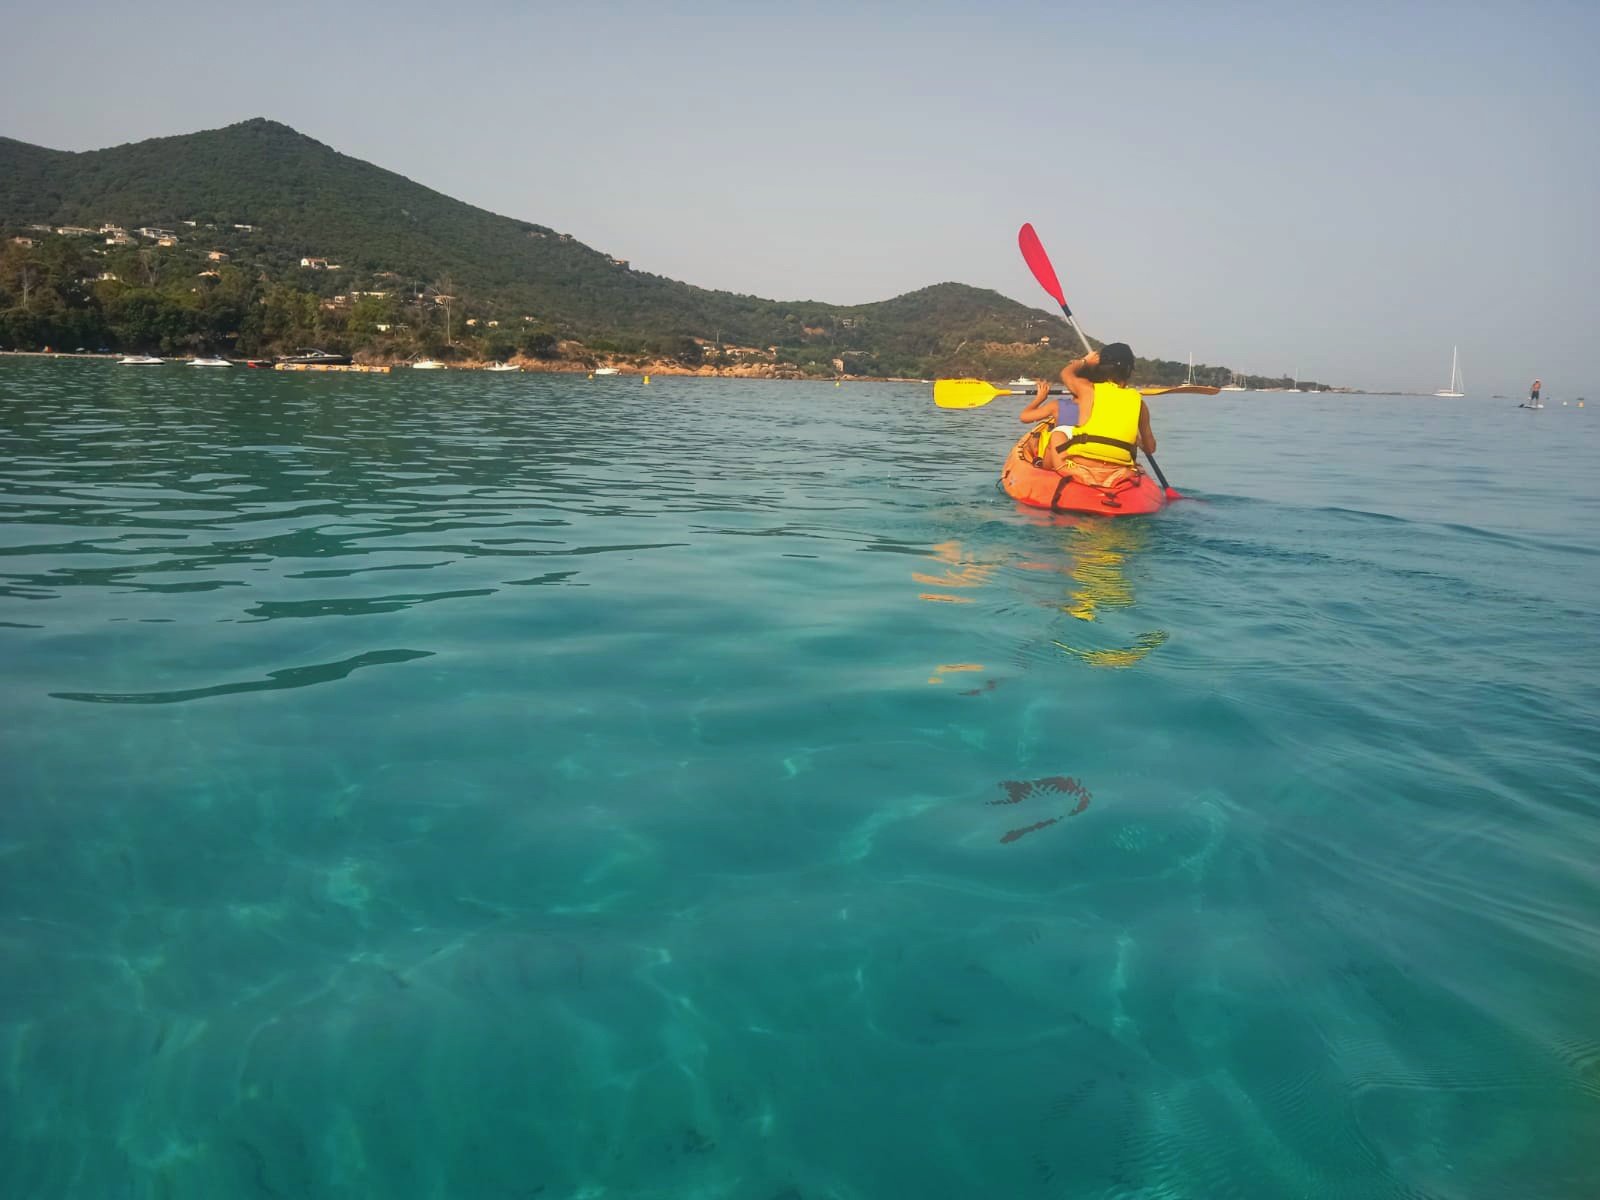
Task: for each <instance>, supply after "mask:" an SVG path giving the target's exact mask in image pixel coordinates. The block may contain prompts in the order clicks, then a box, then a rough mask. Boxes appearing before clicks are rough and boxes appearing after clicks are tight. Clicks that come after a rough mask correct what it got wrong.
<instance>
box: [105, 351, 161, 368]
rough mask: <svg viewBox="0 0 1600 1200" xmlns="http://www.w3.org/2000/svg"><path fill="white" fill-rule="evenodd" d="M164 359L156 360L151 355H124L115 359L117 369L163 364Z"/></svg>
mask: <svg viewBox="0 0 1600 1200" xmlns="http://www.w3.org/2000/svg"><path fill="white" fill-rule="evenodd" d="M165 361H166V359H164V358H156V357H155V356H154V355H153V354H124V355H123V356H122V357H121V358H119V359H117V365H118V366H119V367H149V366H155V365H157V364H159V363H163V362H165Z"/></svg>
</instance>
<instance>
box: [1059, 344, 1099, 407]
mask: <svg viewBox="0 0 1600 1200" xmlns="http://www.w3.org/2000/svg"><path fill="white" fill-rule="evenodd" d="M1099 361H1100V351H1098V350H1096V351H1095V352H1094V353H1093V354H1085V355H1084V356H1083V357H1082V358H1075V359H1073V360H1072V361H1071V362H1069V363H1068V364H1067V365H1066V366H1064V367H1062V368H1061V382H1062V383H1064V384H1066V385H1067V391H1069V392H1071V393H1072V398H1073V399H1074V400H1076V401H1077V402H1078V419H1077V421H1076V422H1075V424H1077V425H1079V426H1083V425H1087V424H1088V423H1089V414H1090V413H1091V412H1092V411H1094V384H1093V383H1092V382H1090V381H1089V380H1087V379H1085V378H1084V377H1083V376H1082V375H1080V374H1078V372H1079V371H1081V370H1083V368H1084V367H1092V366H1094V365H1096V364H1097V363H1098V362H1099Z"/></svg>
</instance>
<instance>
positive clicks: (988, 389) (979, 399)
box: [933, 379, 1011, 408]
mask: <svg viewBox="0 0 1600 1200" xmlns="http://www.w3.org/2000/svg"><path fill="white" fill-rule="evenodd" d="M1009 395H1011V392H1010V391H1009V390H1007V389H1006V388H997V387H995V386H994V385H993V384H989V383H985V382H984V381H983V380H981V379H936V380H934V383H933V402H934V403H935V404H937V405H938V406H939V407H940V408H982V407H983V406H984V405H985V404H987V403H989V401H991V400H993V399H994V398H995V397H996V396H1009Z"/></svg>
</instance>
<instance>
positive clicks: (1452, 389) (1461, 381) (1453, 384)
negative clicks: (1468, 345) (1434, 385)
mask: <svg viewBox="0 0 1600 1200" xmlns="http://www.w3.org/2000/svg"><path fill="white" fill-rule="evenodd" d="M1460 357H1461V347H1459V346H1455V347H1452V348H1451V350H1450V386H1449V387H1447V388H1440V389H1439V390H1438V391H1437V392H1435V393H1434V395H1435V396H1448V397H1451V398H1458V397H1461V396H1465V395H1466V393H1465V392H1463V391H1462V390H1461V389H1462V388H1464V387H1466V386H1467V381H1466V378H1465V377H1464V376H1463V375H1462V374H1461V367H1460V365H1459V363H1460Z"/></svg>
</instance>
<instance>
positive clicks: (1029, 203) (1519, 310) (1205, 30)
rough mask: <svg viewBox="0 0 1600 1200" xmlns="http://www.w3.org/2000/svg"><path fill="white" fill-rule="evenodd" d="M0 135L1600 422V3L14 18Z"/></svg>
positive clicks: (754, 0) (58, 2)
mask: <svg viewBox="0 0 1600 1200" xmlns="http://www.w3.org/2000/svg"><path fill="white" fill-rule="evenodd" d="M0 17H3V20H0V24H3V27H4V29H5V39H4V44H3V45H0V135H4V136H9V137H14V138H19V139H21V140H23V141H26V142H33V143H36V144H39V145H44V146H50V147H53V148H55V149H62V150H88V149H96V148H100V147H104V146H110V145H117V144H120V143H123V142H130V141H139V140H142V139H144V138H148V137H157V136H166V135H171V134H177V133H187V132H192V131H194V130H197V129H210V128H216V127H218V126H222V125H227V124H231V123H233V122H235V121H241V120H245V119H248V118H250V117H257V116H261V117H268V118H271V119H273V120H277V121H282V122H284V123H286V124H288V125H292V126H293V127H294V128H296V129H298V130H300V131H301V132H302V133H305V134H308V135H310V136H311V137H314V138H316V139H317V140H319V141H321V142H325V143H327V144H328V145H330V146H332V147H334V148H335V149H337V150H340V151H342V152H343V153H346V154H350V155H353V156H355V157H357V158H362V159H366V160H368V161H370V162H373V163H376V164H378V165H379V166H382V167H386V168H388V169H390V170H393V171H397V172H399V173H400V174H402V175H405V176H408V177H409V178H411V179H414V180H416V181H418V182H419V183H423V184H426V185H427V186H429V187H432V188H435V189H437V190H439V191H441V192H444V193H446V194H448V195H451V196H454V197H456V198H458V199H461V200H465V201H468V202H469V203H472V204H476V205H479V206H481V207H484V208H488V209H492V210H494V211H496V212H499V213H503V214H506V215H508V216H512V217H517V218H520V219H524V220H529V221H535V222H538V223H541V224H544V225H549V226H552V227H554V228H556V229H558V230H561V231H563V232H569V233H571V234H573V235H574V236H575V237H577V238H578V240H580V241H582V242H585V243H587V244H589V245H591V246H593V247H595V248H596V249H599V250H602V251H605V252H607V253H610V254H614V255H616V256H618V257H621V258H626V259H628V260H630V261H631V263H632V264H633V266H634V267H635V269H638V270H644V271H653V272H656V273H658V274H662V275H667V276H670V277H672V278H675V279H681V280H685V281H687V282H690V283H694V284H699V285H701V286H704V287H712V288H724V289H727V290H730V291H735V292H746V293H751V294H754V295H760V296H767V297H772V298H777V299H791V300H800V299H815V300H826V301H832V302H835V303H846V304H848V303H861V302H866V301H871V300H882V299H887V298H889V297H891V296H895V295H898V294H900V293H903V292H906V291H910V290H913V289H915V288H919V287H924V286H927V285H929V284H932V283H938V282H942V281H945V280H958V281H961V282H963V283H969V284H973V285H976V286H979V287H987V288H993V289H995V290H996V291H999V292H1001V293H1003V294H1005V295H1007V296H1010V297H1013V298H1014V299H1017V300H1020V301H1022V302H1023V303H1026V304H1030V305H1037V306H1039V307H1041V308H1044V309H1053V307H1054V305H1053V302H1052V301H1050V300H1049V299H1048V297H1046V296H1045V295H1044V293H1043V292H1041V291H1040V290H1039V288H1038V286H1037V285H1036V284H1035V283H1034V282H1033V278H1032V276H1031V275H1030V274H1029V273H1028V271H1027V269H1026V267H1025V266H1024V265H1023V263H1022V260H1021V257H1020V255H1019V254H1018V252H1017V248H1016V232H1017V228H1018V227H1019V226H1020V225H1021V224H1022V222H1024V221H1031V222H1032V223H1033V224H1034V226H1035V227H1036V228H1037V229H1038V232H1039V235H1040V237H1041V238H1042V239H1043V242H1044V245H1045V246H1046V248H1047V249H1048V250H1049V252H1050V255H1051V258H1052V259H1053V260H1054V262H1055V265H1056V269H1057V273H1058V274H1059V275H1060V277H1061V281H1062V283H1063V285H1064V286H1065V288H1066V292H1067V298H1068V300H1069V302H1070V303H1071V304H1072V307H1073V309H1074V312H1075V313H1076V314H1077V315H1078V317H1079V320H1080V321H1081V322H1082V324H1083V326H1084V327H1085V329H1086V330H1087V331H1088V332H1090V333H1092V334H1093V335H1095V336H1096V337H1100V338H1105V339H1108V340H1123V341H1127V342H1129V343H1131V344H1132V345H1133V347H1134V349H1135V351H1136V352H1138V353H1139V354H1142V355H1147V356H1150V357H1164V358H1175V359H1185V358H1187V357H1188V356H1189V355H1190V354H1191V353H1192V354H1193V355H1194V356H1195V359H1196V361H1197V362H1201V363H1218V364H1226V365H1228V366H1231V367H1234V368H1236V369H1238V370H1241V371H1246V372H1250V373H1255V374H1267V375H1273V374H1281V375H1289V374H1293V375H1296V376H1298V377H1299V378H1302V379H1316V380H1320V381H1324V382H1329V383H1333V384H1336V385H1345V386H1351V387H1360V388H1369V389H1373V390H1382V389H1397V390H1412V391H1432V390H1433V389H1435V388H1439V387H1443V386H1445V384H1446V383H1447V382H1448V380H1449V374H1450V359H1451V353H1452V350H1453V348H1455V347H1457V346H1459V348H1460V358H1461V365H1462V370H1463V373H1464V375H1465V378H1466V382H1467V391H1468V392H1469V393H1471V394H1484V393H1486V392H1489V391H1493V392H1499V393H1504V394H1506V395H1520V394H1523V393H1525V391H1526V388H1527V385H1528V383H1529V381H1530V380H1531V379H1532V377H1533V376H1535V375H1539V376H1541V377H1542V378H1543V380H1544V382H1545V392H1546V396H1547V398H1548V397H1552V396H1553V397H1556V398H1561V397H1566V396H1577V395H1580V394H1584V391H1585V389H1586V388H1587V390H1588V392H1589V393H1590V394H1595V393H1600V368H1597V367H1596V365H1595V364H1596V361H1597V355H1596V353H1595V348H1594V345H1593V342H1592V339H1593V335H1594V332H1595V331H1596V329H1597V328H1600V299H1597V296H1600V291H1597V289H1600V238H1597V235H1596V219H1597V216H1596V214H1597V212H1600V204H1597V200H1600V194H1597V193H1600V186H1597V185H1600V82H1597V81H1600V70H1597V68H1600V2H1596V0H1584V2H1582V3H1541V2H1538V0H1534V2H1531V3H1492V4H1490V3H1470V2H1469V3H1454V4H1420V3H1405V2H1403V0H1400V2H1391V3H1366V2H1365V0H1356V2H1354V3H1347V4H1340V5H1330V4H1325V3H1319V4H1297V3H1288V2H1284V3H1216V4H1206V3H1142V2H1139V0H1130V2H1127V3H1111V2H1109V0H1107V2H1104V3H1101V4H1095V5H1088V4H1081V3H1073V2H1071V0H1055V2H1053V3H1035V2H1031V0H988V2H987V3H979V2H977V0H968V2H966V3H960V4H957V3H950V2H947V0H925V2H923V3H917V4H912V3H897V4H884V3H872V2H871V0H855V2H843V3H840V2H835V0H814V2H812V3H808V4H785V5H776V4H768V3H761V2H760V0H747V2H745V3H720V2H708V3H679V4H670V3H668V4H663V3H660V0H656V2H655V3H631V2H619V3H608V2H605V0H591V2H589V3H567V2H559V3H554V2H553V3H534V4H515V3H509V2H506V0H476V2H474V3H471V4H460V5H454V6H452V5H446V4H439V3H430V4H417V3H411V2H410V0H388V2H386V3H383V4H377V3H369V2H368V0H349V2H339V0H324V3H321V4H315V5H313V4H307V3H300V2H298V0H290V2H289V3H285V4H276V5H271V6H268V5H261V6H252V7H251V8H248V9H247V8H244V7H242V6H230V5H228V4H225V3H216V2H215V0H211V2H208V3H204V4H200V3H192V2H188V0H146V2H145V3H142V4H140V5H138V6H136V7H134V8H128V7H126V6H125V5H122V4H112V3H95V2H89V0H53V2H52V3H49V4H44V3H40V4H31V5H23V4H21V3H20V0H7V3H6V4H5V6H4V11H3V12H0Z"/></svg>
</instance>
